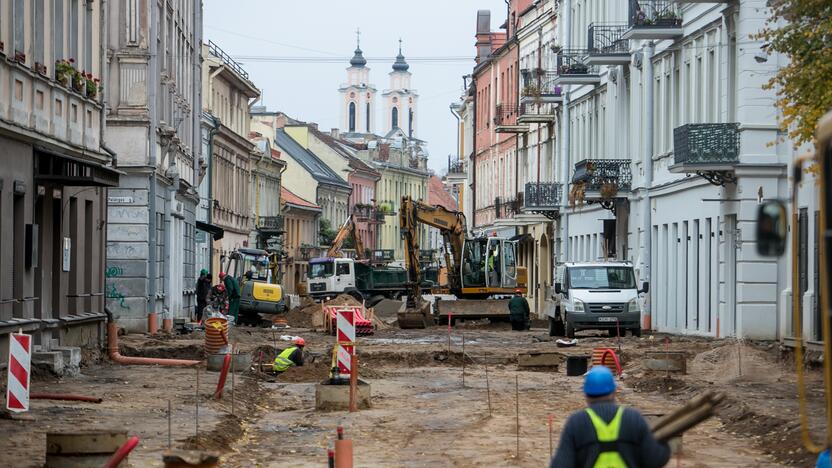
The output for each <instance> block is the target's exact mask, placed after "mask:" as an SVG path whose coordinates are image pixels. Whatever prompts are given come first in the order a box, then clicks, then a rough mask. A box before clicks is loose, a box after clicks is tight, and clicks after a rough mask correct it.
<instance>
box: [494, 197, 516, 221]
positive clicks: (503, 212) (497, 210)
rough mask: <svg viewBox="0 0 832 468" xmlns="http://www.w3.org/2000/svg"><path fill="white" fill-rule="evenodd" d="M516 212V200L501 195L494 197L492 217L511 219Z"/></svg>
mask: <svg viewBox="0 0 832 468" xmlns="http://www.w3.org/2000/svg"><path fill="white" fill-rule="evenodd" d="M516 212H517V202H516V200H513V199H508V198H501V197H497V198H495V199H494V219H511V218H513V217H514V214H515V213H516Z"/></svg>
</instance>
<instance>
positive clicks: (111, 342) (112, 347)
mask: <svg viewBox="0 0 832 468" xmlns="http://www.w3.org/2000/svg"><path fill="white" fill-rule="evenodd" d="M105 310H106V309H105ZM108 315H109V314H108ZM107 354H108V355H109V356H110V360H111V361H113V362H116V363H118V364H136V365H143V366H152V365H157V366H195V365H197V364H200V363H201V362H202V361H190V360H187V359H162V358H146V357H133V356H122V355H121V354H120V353H119V352H118V329H117V328H116V324H115V323H113V322H112V318H110V321H109V323H107Z"/></svg>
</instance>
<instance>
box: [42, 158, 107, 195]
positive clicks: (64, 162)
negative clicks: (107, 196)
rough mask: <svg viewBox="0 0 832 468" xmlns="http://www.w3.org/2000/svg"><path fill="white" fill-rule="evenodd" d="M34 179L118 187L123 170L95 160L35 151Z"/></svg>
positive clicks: (82, 185)
mask: <svg viewBox="0 0 832 468" xmlns="http://www.w3.org/2000/svg"><path fill="white" fill-rule="evenodd" d="M36 155H37V157H36V158H35V180H37V181H39V182H53V183H56V184H60V185H64V186H72V187H118V181H119V176H120V175H122V174H123V172H121V171H119V170H117V169H114V168H112V167H107V166H104V165H102V164H99V163H97V162H95V161H88V160H85V159H80V158H74V157H72V156H66V155H62V154H53V153H47V152H44V151H37V152H36Z"/></svg>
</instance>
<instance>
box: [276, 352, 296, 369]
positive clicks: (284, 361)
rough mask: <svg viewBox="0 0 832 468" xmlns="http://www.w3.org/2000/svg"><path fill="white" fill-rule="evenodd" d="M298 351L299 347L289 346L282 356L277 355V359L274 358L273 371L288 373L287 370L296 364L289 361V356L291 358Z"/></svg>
mask: <svg viewBox="0 0 832 468" xmlns="http://www.w3.org/2000/svg"><path fill="white" fill-rule="evenodd" d="M296 349H298V347H297V346H289V347H288V348H286V349H284V350H283V351H282V352H281V353H280V354H278V355H277V357H276V358H274V366H273V367H272V369H274V371H275V372H284V371H286V369H288V368H290V367H292V366H294V365H295V363H294V362H292V360H291V359H289V356H291V355H292V353H294V352H295V350H296Z"/></svg>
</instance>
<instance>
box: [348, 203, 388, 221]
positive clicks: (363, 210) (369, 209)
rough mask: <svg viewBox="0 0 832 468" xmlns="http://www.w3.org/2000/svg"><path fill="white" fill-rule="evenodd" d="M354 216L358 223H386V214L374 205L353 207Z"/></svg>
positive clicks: (360, 204)
mask: <svg viewBox="0 0 832 468" xmlns="http://www.w3.org/2000/svg"><path fill="white" fill-rule="evenodd" d="M352 215H353V217H355V220H356V221H361V222H371V223H384V216H385V212H383V211H381V210H380V209H379V208H378V207H375V206H373V205H366V204H362V203H357V204H355V206H353V207H352Z"/></svg>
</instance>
